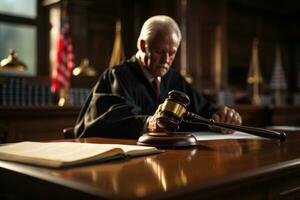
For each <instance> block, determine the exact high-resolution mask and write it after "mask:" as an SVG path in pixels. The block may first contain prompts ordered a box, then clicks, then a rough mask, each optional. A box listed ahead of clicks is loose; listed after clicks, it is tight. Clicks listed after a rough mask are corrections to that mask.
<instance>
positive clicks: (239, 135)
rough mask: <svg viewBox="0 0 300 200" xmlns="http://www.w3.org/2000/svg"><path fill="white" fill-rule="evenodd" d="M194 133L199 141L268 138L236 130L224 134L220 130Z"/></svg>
mask: <svg viewBox="0 0 300 200" xmlns="http://www.w3.org/2000/svg"><path fill="white" fill-rule="evenodd" d="M193 135H194V136H195V137H196V139H197V141H204V140H230V139H266V138H263V137H259V136H255V135H251V134H248V133H244V132H241V131H235V132H234V133H233V134H222V133H218V132H210V131H203V132H194V133H193Z"/></svg>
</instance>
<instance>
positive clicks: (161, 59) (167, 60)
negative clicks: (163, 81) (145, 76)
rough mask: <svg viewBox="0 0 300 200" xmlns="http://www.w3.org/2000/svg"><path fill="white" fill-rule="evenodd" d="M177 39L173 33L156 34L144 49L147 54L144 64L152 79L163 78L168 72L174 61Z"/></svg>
mask: <svg viewBox="0 0 300 200" xmlns="http://www.w3.org/2000/svg"><path fill="white" fill-rule="evenodd" d="M178 46H179V39H178V37H177V35H176V34H175V33H168V34H163V33H160V34H157V35H156V36H155V37H154V38H153V39H152V40H151V41H150V42H149V44H148V46H147V47H146V51H148V53H149V55H148V56H149V57H148V60H147V61H146V62H145V65H146V67H147V69H148V70H149V72H150V74H151V75H152V76H153V77H158V76H164V75H166V73H167V72H168V71H169V70H170V67H171V65H172V63H173V61H174V58H175V55H176V52H177V48H178Z"/></svg>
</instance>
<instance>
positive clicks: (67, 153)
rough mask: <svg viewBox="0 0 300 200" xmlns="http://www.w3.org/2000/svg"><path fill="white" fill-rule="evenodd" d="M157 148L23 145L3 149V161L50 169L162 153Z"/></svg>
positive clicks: (87, 144)
mask: <svg viewBox="0 0 300 200" xmlns="http://www.w3.org/2000/svg"><path fill="white" fill-rule="evenodd" d="M159 152H161V150H158V149H157V148H155V147H145V146H137V145H122V144H92V143H75V142H20V143H13V144H8V145H4V146H1V147H0V160H8V161H16V162H21V163H27V164H33V165H39V166H46V167H52V168H59V167H67V166H73V165H78V164H83V163H88V162H93V161H104V160H110V159H115V158H118V157H127V156H129V157H134V156H142V155H148V154H154V153H159Z"/></svg>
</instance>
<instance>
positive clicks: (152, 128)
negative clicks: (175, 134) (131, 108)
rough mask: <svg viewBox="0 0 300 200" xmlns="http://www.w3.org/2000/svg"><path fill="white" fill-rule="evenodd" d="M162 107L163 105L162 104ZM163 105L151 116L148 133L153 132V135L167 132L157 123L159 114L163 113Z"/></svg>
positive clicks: (148, 121)
mask: <svg viewBox="0 0 300 200" xmlns="http://www.w3.org/2000/svg"><path fill="white" fill-rule="evenodd" d="M161 105H162V104H161ZM161 105H159V107H158V108H157V110H156V111H155V113H154V115H152V116H150V117H149V118H148V120H147V123H148V124H147V132H152V133H159V132H165V130H164V129H162V128H160V127H159V126H158V125H157V123H156V120H157V118H158V117H159V114H160V112H161Z"/></svg>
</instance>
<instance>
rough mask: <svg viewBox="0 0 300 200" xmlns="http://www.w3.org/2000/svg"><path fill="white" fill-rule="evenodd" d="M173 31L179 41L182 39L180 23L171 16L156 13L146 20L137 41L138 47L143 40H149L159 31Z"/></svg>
mask: <svg viewBox="0 0 300 200" xmlns="http://www.w3.org/2000/svg"><path fill="white" fill-rule="evenodd" d="M163 31H172V32H174V33H175V34H176V35H177V37H178V43H179V42H180V41H181V32H180V29H179V27H178V24H177V23H176V22H175V21H174V20H173V19H172V18H171V17H169V16H166V15H156V16H153V17H150V18H149V19H147V20H146V21H145V23H144V24H143V27H142V29H141V32H140V36H139V38H138V41H137V47H138V49H140V47H139V44H140V41H141V40H145V41H146V42H149V41H150V40H151V39H152V38H153V37H154V36H155V35H156V34H157V33H158V32H163Z"/></svg>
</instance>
